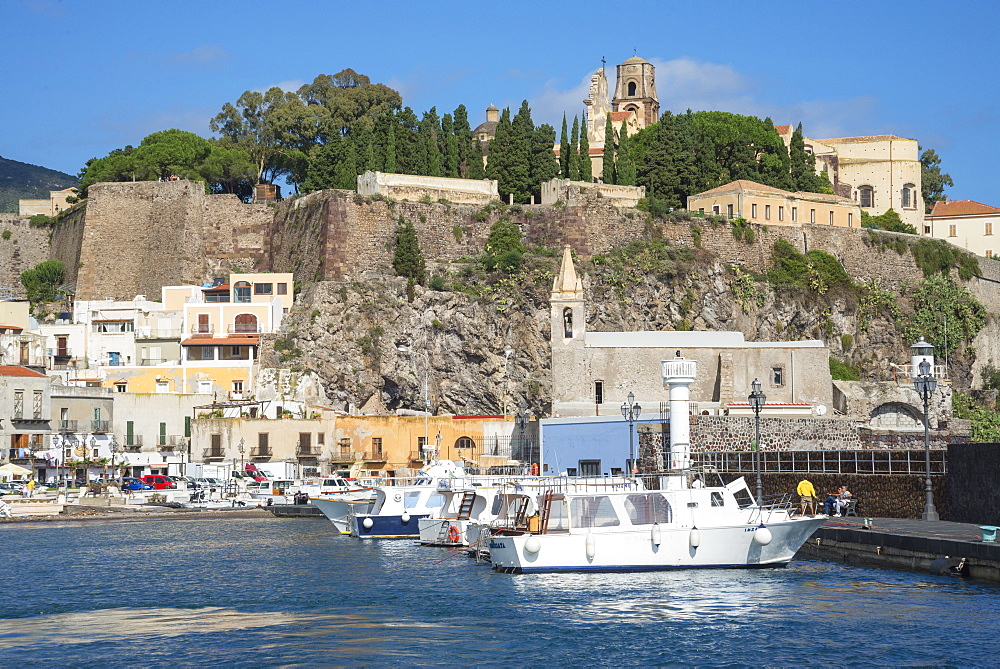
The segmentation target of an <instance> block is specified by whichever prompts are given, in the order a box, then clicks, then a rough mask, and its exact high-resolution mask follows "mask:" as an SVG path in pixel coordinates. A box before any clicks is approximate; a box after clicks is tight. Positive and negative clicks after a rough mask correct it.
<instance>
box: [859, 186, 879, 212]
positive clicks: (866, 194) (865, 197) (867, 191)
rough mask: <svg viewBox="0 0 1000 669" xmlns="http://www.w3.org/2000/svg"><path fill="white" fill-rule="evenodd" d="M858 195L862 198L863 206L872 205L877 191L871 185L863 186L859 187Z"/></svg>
mask: <svg viewBox="0 0 1000 669" xmlns="http://www.w3.org/2000/svg"><path fill="white" fill-rule="evenodd" d="M858 196H859V197H860V198H861V206H862V207H866V208H867V207H872V206H874V204H873V203H874V202H875V193H874V191H873V190H872V187H871V186H862V187H861V188H859V189H858Z"/></svg>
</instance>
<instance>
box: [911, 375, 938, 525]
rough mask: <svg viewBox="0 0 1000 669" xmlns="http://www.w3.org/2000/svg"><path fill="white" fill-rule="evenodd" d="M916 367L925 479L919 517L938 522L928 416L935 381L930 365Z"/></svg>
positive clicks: (914, 386)
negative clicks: (921, 407)
mask: <svg viewBox="0 0 1000 669" xmlns="http://www.w3.org/2000/svg"><path fill="white" fill-rule="evenodd" d="M917 367H918V370H919V372H918V374H917V375H916V376H914V377H913V388H914V390H916V391H917V394H918V395H920V397H921V399H923V401H924V466H925V472H926V478H925V479H924V496H925V500H924V513H923V515H922V516H921V518H923V519H924V520H940V518H939V517H938V512H937V509H936V508H934V490H933V488H932V487H931V437H930V417H929V415H928V412H929V408H928V405H929V403H930V396H931V393H933V392H934V391H935V390H936V389H937V379H935V378H934V374H933V372H932V370H931V363H929V362H927V361H926V360H922V361H921V362H920V364H919V365H918V366H917Z"/></svg>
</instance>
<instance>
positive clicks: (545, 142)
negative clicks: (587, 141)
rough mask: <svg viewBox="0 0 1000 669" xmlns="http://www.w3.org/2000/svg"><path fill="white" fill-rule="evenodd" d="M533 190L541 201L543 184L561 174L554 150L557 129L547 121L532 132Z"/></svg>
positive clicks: (536, 200)
mask: <svg viewBox="0 0 1000 669" xmlns="http://www.w3.org/2000/svg"><path fill="white" fill-rule="evenodd" d="M531 138H532V140H531V192H532V193H533V194H534V195H535V202H541V201H542V197H541V194H542V193H541V191H542V188H541V185H542V184H543V183H545V182H546V181H551V180H552V179H554V178H556V177H557V176H559V161H558V160H556V154H555V152H554V151H553V150H552V147H553V145H555V142H556V129H555V128H553V127H552V126H551V125H549V124H547V123H545V124H543V125H540V126H539V127H538V128H536V129H535V130H534V131H533V132H532V133H531Z"/></svg>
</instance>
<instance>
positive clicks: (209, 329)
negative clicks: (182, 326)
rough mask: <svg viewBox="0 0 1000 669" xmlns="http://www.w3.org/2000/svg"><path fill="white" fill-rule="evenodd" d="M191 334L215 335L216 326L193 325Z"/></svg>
mask: <svg viewBox="0 0 1000 669" xmlns="http://www.w3.org/2000/svg"><path fill="white" fill-rule="evenodd" d="M191 334H209V335H210V334H215V326H214V325H200V324H198V325H192V326H191Z"/></svg>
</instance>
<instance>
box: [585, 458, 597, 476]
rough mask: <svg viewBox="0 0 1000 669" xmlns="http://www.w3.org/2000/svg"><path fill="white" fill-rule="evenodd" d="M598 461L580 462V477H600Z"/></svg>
mask: <svg viewBox="0 0 1000 669" xmlns="http://www.w3.org/2000/svg"><path fill="white" fill-rule="evenodd" d="M600 475H601V461H600V460H580V476H600Z"/></svg>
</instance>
